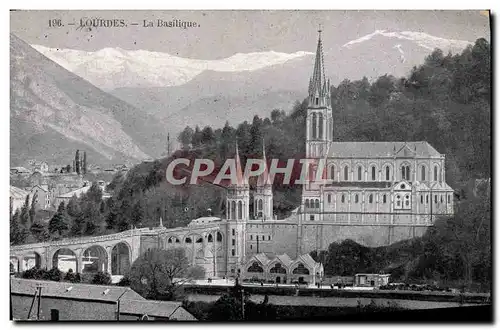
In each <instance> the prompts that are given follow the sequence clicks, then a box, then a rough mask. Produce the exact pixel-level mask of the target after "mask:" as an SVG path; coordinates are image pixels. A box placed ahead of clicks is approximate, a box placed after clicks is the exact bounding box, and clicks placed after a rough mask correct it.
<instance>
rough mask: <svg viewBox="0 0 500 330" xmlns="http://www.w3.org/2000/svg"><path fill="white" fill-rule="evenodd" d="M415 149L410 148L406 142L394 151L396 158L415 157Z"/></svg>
mask: <svg viewBox="0 0 500 330" xmlns="http://www.w3.org/2000/svg"><path fill="white" fill-rule="evenodd" d="M415 150H416V149H414V150H411V149H410V147H409V146H408V144H406V143H405V144H404V145H403V146H402V147H401V148H400V149H399V150H398V151H397V152H396V158H413V157H415V155H416V153H415Z"/></svg>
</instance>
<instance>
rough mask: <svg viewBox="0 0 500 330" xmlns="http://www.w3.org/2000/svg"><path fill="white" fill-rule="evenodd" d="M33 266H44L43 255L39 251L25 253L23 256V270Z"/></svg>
mask: <svg viewBox="0 0 500 330" xmlns="http://www.w3.org/2000/svg"><path fill="white" fill-rule="evenodd" d="M33 267H36V268H41V267H42V257H41V256H40V254H39V253H38V252H35V251H32V252H28V253H27V254H24V255H23V257H22V266H21V271H25V270H28V269H31V268H33Z"/></svg>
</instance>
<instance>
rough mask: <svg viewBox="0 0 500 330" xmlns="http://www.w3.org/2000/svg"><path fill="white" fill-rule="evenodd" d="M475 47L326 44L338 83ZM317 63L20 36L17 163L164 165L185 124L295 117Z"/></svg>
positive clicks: (389, 41)
mask: <svg viewBox="0 0 500 330" xmlns="http://www.w3.org/2000/svg"><path fill="white" fill-rule="evenodd" d="M470 43H471V42H469V41H464V40H450V39H444V38H439V37H435V36H431V35H428V34H425V33H422V32H411V31H403V32H395V31H385V30H376V31H375V32H373V33H370V34H368V35H365V36H362V37H360V38H358V39H355V40H350V41H347V42H346V43H344V44H343V45H340V46H335V47H333V48H328V45H329V44H328V40H327V39H325V40H323V44H324V47H325V54H324V58H325V65H326V70H327V74H328V75H329V78H330V79H331V81H332V83H333V84H337V83H339V82H340V81H341V80H343V79H346V78H347V79H351V80H354V79H360V78H362V77H363V76H366V77H368V78H369V79H370V80H373V79H375V78H376V77H378V76H380V75H383V74H386V73H388V74H393V75H395V76H402V75H406V74H407V73H408V72H409V71H410V70H411V68H412V67H413V66H415V65H418V64H420V63H422V61H423V60H424V58H425V56H427V55H428V54H429V53H430V52H431V51H432V49H434V48H436V47H439V48H441V49H442V50H443V51H444V52H448V51H451V52H453V53H456V52H460V51H461V50H463V48H465V47H466V46H467V45H468V44H470ZM314 44H315V43H314V42H313V41H311V45H312V46H313V45H314ZM42 54H43V55H42ZM313 55H314V53H313V52H311V51H304V50H301V51H297V52H295V53H279V52H274V51H267V52H258V53H247V54H241V53H238V54H235V55H233V56H230V57H228V58H224V59H217V60H200V59H186V58H181V57H177V56H173V55H170V54H167V53H159V52H151V51H145V50H124V49H121V48H104V49H101V50H98V51H94V52H86V51H81V50H73V49H58V48H47V47H45V46H40V45H32V47H30V46H29V45H28V44H26V43H24V42H23V41H22V40H20V39H19V38H17V37H15V36H12V35H11V162H12V163H20V162H22V161H24V160H25V159H27V158H29V159H32V158H37V157H40V158H43V157H44V158H47V157H48V158H49V159H47V160H50V161H56V160H58V161H62V158H64V159H68V161H67V162H66V163H68V162H70V159H71V154H72V153H74V151H73V150H74V149H77V148H80V149H90V152H91V153H94V155H92V156H93V157H94V158H95V159H96V161H97V162H118V161H123V160H130V161H137V160H140V159H144V158H149V157H153V158H156V157H159V156H160V155H161V154H162V153H164V151H165V150H164V149H165V148H166V146H165V145H166V143H165V142H166V134H167V132H169V133H170V134H171V135H172V136H174V137H175V135H176V134H177V133H178V132H179V131H181V130H182V129H183V128H184V127H185V126H186V125H190V126H191V127H194V126H196V125H200V126H201V127H204V126H206V125H210V126H212V127H214V128H217V127H221V126H222V125H224V122H225V121H226V120H227V121H229V122H230V124H233V125H234V124H238V123H240V122H242V121H244V120H251V119H252V117H253V116H254V115H259V116H261V117H265V116H268V115H269V114H270V112H271V111H272V110H273V109H276V108H277V109H282V110H285V111H288V110H290V109H291V107H292V104H293V103H294V102H295V101H297V100H302V99H303V98H304V97H305V96H306V92H307V85H308V82H309V78H310V75H311V72H312V66H313V61H314V56H313Z"/></svg>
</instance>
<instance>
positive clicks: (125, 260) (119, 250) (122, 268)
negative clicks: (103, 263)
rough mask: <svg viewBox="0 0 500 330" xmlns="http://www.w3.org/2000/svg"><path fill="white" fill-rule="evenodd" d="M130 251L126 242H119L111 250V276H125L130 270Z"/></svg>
mask: <svg viewBox="0 0 500 330" xmlns="http://www.w3.org/2000/svg"><path fill="white" fill-rule="evenodd" d="M131 252H132V249H131V248H130V246H129V244H128V243H127V242H119V243H117V244H115V246H113V248H112V249H111V272H110V274H111V275H125V273H127V272H128V271H129V269H130V264H131V261H130V258H131Z"/></svg>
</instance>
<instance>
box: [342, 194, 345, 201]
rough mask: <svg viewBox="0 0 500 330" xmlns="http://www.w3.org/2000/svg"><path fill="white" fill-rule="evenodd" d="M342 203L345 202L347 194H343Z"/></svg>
mask: <svg viewBox="0 0 500 330" xmlns="http://www.w3.org/2000/svg"><path fill="white" fill-rule="evenodd" d="M342 203H345V195H344V194H342Z"/></svg>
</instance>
